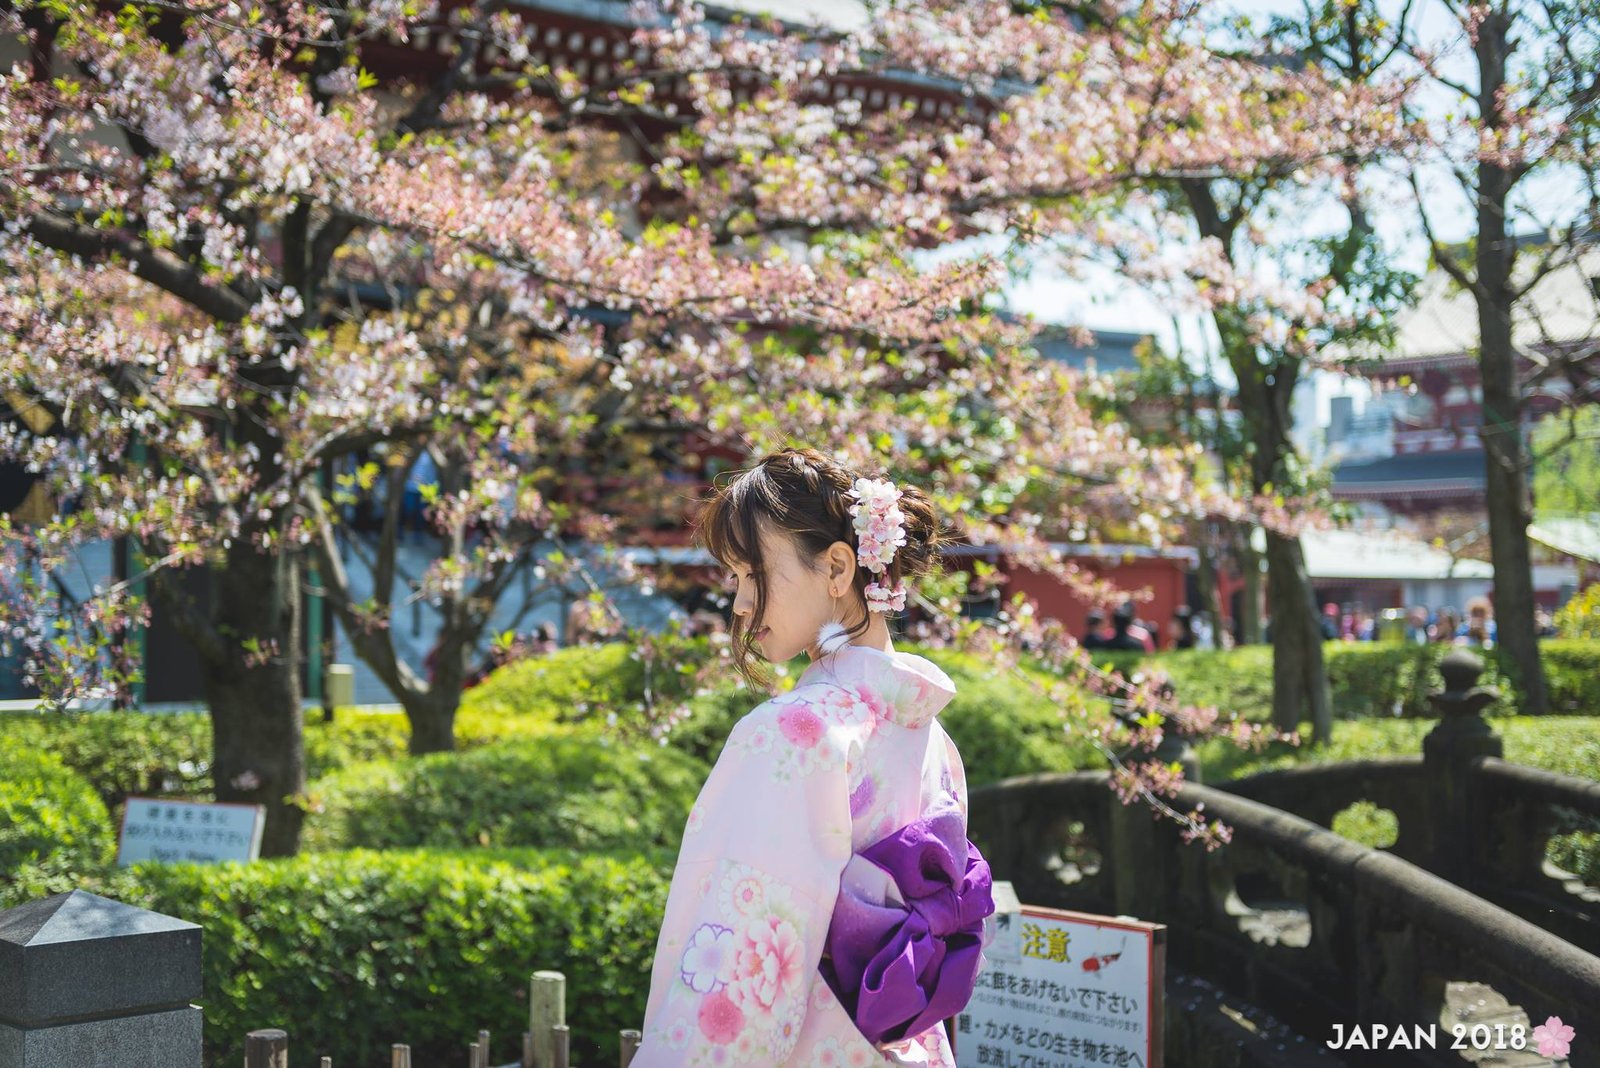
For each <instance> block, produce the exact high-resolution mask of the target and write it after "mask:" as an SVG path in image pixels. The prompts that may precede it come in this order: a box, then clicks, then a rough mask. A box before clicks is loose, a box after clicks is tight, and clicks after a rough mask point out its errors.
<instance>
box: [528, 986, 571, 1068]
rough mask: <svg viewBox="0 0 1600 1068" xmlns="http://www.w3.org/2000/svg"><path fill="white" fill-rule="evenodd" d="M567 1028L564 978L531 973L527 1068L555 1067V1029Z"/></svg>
mask: <svg viewBox="0 0 1600 1068" xmlns="http://www.w3.org/2000/svg"><path fill="white" fill-rule="evenodd" d="M566 1025H567V977H566V976H565V975H563V974H561V973H560V972H534V973H533V978H532V979H531V980H529V982H528V1030H529V1031H531V1032H533V1063H532V1064H530V1065H528V1066H527V1068H555V1063H556V1050H555V1031H554V1030H553V1029H554V1028H556V1027H565V1026H566Z"/></svg>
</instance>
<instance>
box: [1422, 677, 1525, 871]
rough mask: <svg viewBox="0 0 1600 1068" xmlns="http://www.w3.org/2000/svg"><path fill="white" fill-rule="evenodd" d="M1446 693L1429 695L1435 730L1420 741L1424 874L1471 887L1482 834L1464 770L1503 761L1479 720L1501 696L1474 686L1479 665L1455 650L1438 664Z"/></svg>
mask: <svg viewBox="0 0 1600 1068" xmlns="http://www.w3.org/2000/svg"><path fill="white" fill-rule="evenodd" d="M1439 674H1440V675H1442V676H1444V690H1443V691H1442V692H1439V693H1434V694H1430V695H1429V697H1428V700H1429V702H1430V703H1431V704H1432V705H1433V707H1434V709H1435V710H1436V711H1438V713H1439V716H1440V719H1439V724H1438V726H1436V727H1434V728H1433V730H1431V731H1429V732H1428V735H1427V737H1426V738H1424V739H1423V740H1422V765H1423V778H1424V781H1425V783H1426V787H1427V799H1426V808H1425V811H1426V812H1427V814H1428V825H1427V847H1426V848H1425V849H1424V850H1423V851H1422V855H1423V856H1424V857H1426V858H1427V867H1428V870H1429V871H1431V872H1433V873H1434V874H1435V875H1438V876H1440V877H1441V878H1444V879H1448V880H1449V881H1450V882H1453V883H1455V884H1456V885H1457V886H1463V887H1470V885H1471V883H1472V877H1471V876H1472V871H1471V868H1472V856H1473V848H1472V841H1473V836H1474V835H1478V834H1482V833H1484V828H1483V827H1481V826H1480V825H1479V819H1478V816H1479V814H1478V813H1476V812H1475V811H1474V810H1473V806H1472V797H1471V783H1470V782H1469V781H1468V768H1469V766H1470V765H1471V763H1472V761H1473V760H1475V759H1477V758H1478V757H1481V756H1494V757H1498V756H1503V755H1504V753H1505V750H1504V746H1503V745H1502V744H1501V740H1500V736H1499V735H1498V734H1496V733H1495V732H1494V730H1493V728H1491V727H1490V726H1489V724H1488V722H1487V721H1485V720H1484V718H1483V715H1482V713H1483V710H1484V709H1485V708H1486V707H1488V706H1489V705H1490V704H1491V703H1492V702H1493V701H1494V700H1495V699H1496V698H1497V697H1499V692H1498V691H1497V690H1495V688H1494V687H1492V686H1474V685H1473V683H1475V682H1477V681H1478V676H1479V675H1481V674H1483V661H1482V660H1480V659H1478V658H1477V657H1476V656H1474V655H1473V654H1472V653H1469V652H1468V651H1467V650H1465V649H1457V650H1455V651H1454V652H1452V653H1450V654H1449V655H1448V656H1446V657H1445V658H1444V659H1443V660H1441V661H1439Z"/></svg>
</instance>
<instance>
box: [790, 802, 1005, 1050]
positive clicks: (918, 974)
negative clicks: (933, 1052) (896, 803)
mask: <svg viewBox="0 0 1600 1068" xmlns="http://www.w3.org/2000/svg"><path fill="white" fill-rule="evenodd" d="M965 832H966V828H965V826H964V824H963V822H962V819H961V815H960V813H957V812H951V813H948V814H945V815H941V816H935V817H933V818H932V819H925V820H918V821H916V822H915V823H909V824H907V825H906V826H904V827H902V828H900V830H898V831H896V832H895V833H894V834H891V835H889V836H888V837H887V838H884V839H881V840H880V841H878V842H875V843H873V844H872V845H870V846H868V847H867V848H866V849H864V850H862V851H861V852H859V853H857V854H855V855H854V856H852V857H851V858H850V862H849V864H847V865H846V867H845V871H844V877H843V878H842V879H841V880H840V886H839V899H838V903H837V904H836V905H835V906H834V909H833V922H832V923H831V924H830V926H829V927H828V937H827V941H826V943H824V949H825V954H824V956H823V958H822V963H821V965H820V968H819V970H820V971H821V974H822V978H823V979H824V981H826V982H827V984H828V986H829V987H830V988H832V990H833V992H834V994H835V995H836V996H837V997H838V999H839V1002H840V1004H842V1005H843V1006H844V1007H845V1011H847V1012H848V1013H849V1014H850V1018H851V1019H852V1020H854V1021H855V1024H856V1027H858V1028H859V1029H860V1031H861V1033H862V1034H863V1035H865V1036H866V1037H867V1038H868V1039H869V1040H870V1041H872V1042H873V1043H874V1044H882V1043H887V1042H898V1041H899V1040H901V1039H903V1038H911V1037H915V1036H917V1035H920V1034H921V1033H922V1032H923V1031H926V1030H927V1029H928V1028H930V1027H932V1026H934V1025H935V1024H937V1023H939V1022H940V1021H942V1020H945V1019H948V1018H949V1017H951V1016H954V1015H955V1014H956V1013H958V1012H960V1011H961V1010H962V1009H964V1008H965V1007H966V1005H967V1001H968V999H970V998H971V997H972V990H973V987H974V986H976V985H977V980H978V967H979V965H980V964H982V962H983V956H982V951H983V919H984V917H985V916H988V915H989V914H990V913H992V912H993V911H994V898H993V897H992V894H991V891H992V877H991V875H990V872H989V864H988V862H987V861H985V860H984V859H983V855H982V854H980V853H979V852H978V847H977V846H975V845H973V844H972V843H971V842H969V841H968V840H967V836H966V833H965Z"/></svg>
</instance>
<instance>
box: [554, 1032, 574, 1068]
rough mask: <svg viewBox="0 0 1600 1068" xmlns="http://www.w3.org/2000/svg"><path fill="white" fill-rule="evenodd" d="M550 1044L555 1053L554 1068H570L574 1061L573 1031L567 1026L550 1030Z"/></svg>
mask: <svg viewBox="0 0 1600 1068" xmlns="http://www.w3.org/2000/svg"><path fill="white" fill-rule="evenodd" d="M550 1043H551V1045H552V1046H553V1047H554V1051H555V1055H556V1057H555V1065H554V1068H568V1066H569V1065H570V1064H571V1061H572V1031H571V1029H570V1028H568V1027H567V1025H566V1024H557V1025H556V1026H554V1027H552V1028H550Z"/></svg>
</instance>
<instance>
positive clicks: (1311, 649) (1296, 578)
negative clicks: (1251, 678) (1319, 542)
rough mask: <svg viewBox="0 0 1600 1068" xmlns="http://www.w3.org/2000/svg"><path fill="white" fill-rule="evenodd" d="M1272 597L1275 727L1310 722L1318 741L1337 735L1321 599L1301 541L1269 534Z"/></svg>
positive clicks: (1268, 551)
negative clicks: (1319, 605)
mask: <svg viewBox="0 0 1600 1068" xmlns="http://www.w3.org/2000/svg"><path fill="white" fill-rule="evenodd" d="M1267 573H1268V574H1267V585H1268V590H1267V595H1268V596H1269V597H1270V598H1271V599H1272V722H1273V724H1274V725H1275V726H1277V727H1278V728H1279V729H1281V730H1285V731H1291V730H1294V729H1295V728H1296V727H1298V726H1299V725H1300V721H1301V720H1302V719H1310V720H1311V737H1312V741H1313V742H1317V743H1322V742H1326V741H1328V739H1329V738H1330V736H1331V735H1332V732H1333V702H1332V698H1331V697H1330V695H1329V692H1328V676H1327V672H1326V671H1325V670H1324V667H1323V662H1322V627H1321V625H1320V621H1319V620H1318V619H1317V599H1316V596H1315V594H1314V592H1313V591H1312V589H1311V576H1310V575H1308V574H1307V573H1306V558H1305V553H1304V552H1302V551H1301V548H1300V539H1299V538H1288V537H1284V536H1283V535H1281V534H1275V533H1273V532H1272V531H1270V530H1269V531H1267Z"/></svg>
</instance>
